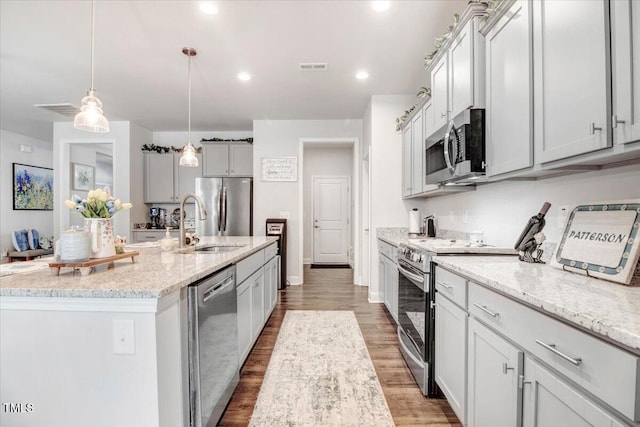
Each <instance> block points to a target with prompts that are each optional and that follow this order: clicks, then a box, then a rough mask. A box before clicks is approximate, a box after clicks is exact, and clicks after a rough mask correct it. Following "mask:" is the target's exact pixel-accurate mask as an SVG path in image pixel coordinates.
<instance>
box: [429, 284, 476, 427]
mask: <svg viewBox="0 0 640 427" xmlns="http://www.w3.org/2000/svg"><path fill="white" fill-rule="evenodd" d="M467 317H468V314H467V312H466V310H465V309H463V308H461V307H458V306H457V305H455V304H454V303H453V302H452V301H450V300H449V299H447V298H446V297H444V296H442V292H437V293H436V321H435V325H436V332H435V361H434V363H435V380H436V383H437V384H438V385H439V386H440V389H441V390H442V392H443V393H444V395H445V396H446V398H447V402H449V405H450V406H451V409H453V412H455V413H456V415H457V416H458V419H459V420H460V423H461V424H462V425H466V422H467V420H466V410H467Z"/></svg>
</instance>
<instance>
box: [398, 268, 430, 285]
mask: <svg viewBox="0 0 640 427" xmlns="http://www.w3.org/2000/svg"><path fill="white" fill-rule="evenodd" d="M398 271H400V274H402V275H404V276H407V277H408V278H409V279H411V280H413V281H415V282H418V283H420V284H424V278H422V277H420V276H418V275H417V274H414V273H412V272H410V271H409V270H407V269H405V268H404V267H402V266H401V265H398Z"/></svg>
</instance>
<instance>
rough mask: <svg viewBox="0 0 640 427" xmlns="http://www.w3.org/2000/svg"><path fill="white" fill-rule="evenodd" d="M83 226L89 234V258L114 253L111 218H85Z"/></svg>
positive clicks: (107, 255) (102, 256)
mask: <svg viewBox="0 0 640 427" xmlns="http://www.w3.org/2000/svg"><path fill="white" fill-rule="evenodd" d="M84 228H85V230H86V231H88V232H89V234H91V258H108V257H112V256H114V255H115V254H116V245H115V242H114V241H113V227H112V225H111V218H85V219H84Z"/></svg>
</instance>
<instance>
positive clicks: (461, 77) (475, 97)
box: [425, 5, 484, 138]
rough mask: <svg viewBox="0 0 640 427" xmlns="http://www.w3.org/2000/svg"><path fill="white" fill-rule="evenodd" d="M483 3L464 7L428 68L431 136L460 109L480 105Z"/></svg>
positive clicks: (481, 98)
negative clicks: (479, 27) (481, 17)
mask: <svg viewBox="0 0 640 427" xmlns="http://www.w3.org/2000/svg"><path fill="white" fill-rule="evenodd" d="M483 13H484V6H481V5H470V6H469V7H467V9H466V10H465V12H464V13H463V15H462V17H461V18H460V23H459V24H458V26H457V27H456V29H455V30H454V34H453V35H452V38H451V40H450V41H449V42H448V44H447V45H445V46H443V48H442V49H443V50H442V53H441V54H439V55H440V57H439V59H437V61H436V62H434V65H433V66H432V67H431V68H430V77H431V96H432V98H431V102H432V108H433V113H432V114H433V117H432V119H431V121H430V123H428V125H427V126H428V127H429V129H430V132H429V133H427V134H426V135H425V137H427V138H428V137H429V136H431V134H432V133H433V132H434V131H438V130H439V129H441V128H443V127H444V126H445V125H446V124H447V123H448V122H449V120H451V119H453V118H454V117H456V116H457V115H458V114H460V113H462V112H463V111H464V110H466V109H468V108H471V107H475V108H484V37H483V36H482V34H480V33H479V32H478V26H479V19H480V18H479V16H480V15H482V14H483Z"/></svg>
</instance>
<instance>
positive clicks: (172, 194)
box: [144, 153, 202, 203]
mask: <svg viewBox="0 0 640 427" xmlns="http://www.w3.org/2000/svg"><path fill="white" fill-rule="evenodd" d="M180 156H181V154H180V153H173V154H156V153H148V154H145V157H144V160H145V168H144V172H145V175H144V202H145V203H180V201H182V198H183V197H184V196H185V195H186V194H188V193H195V188H196V178H199V177H201V176H202V168H201V167H196V168H189V167H185V166H180ZM196 156H197V157H198V162H201V161H202V155H201V154H196ZM199 164H200V165H201V164H202V163H199ZM189 203H193V200H191V199H189Z"/></svg>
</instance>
